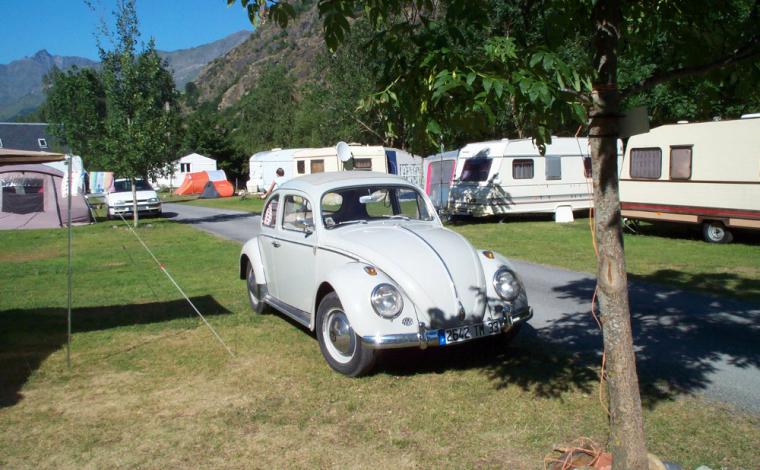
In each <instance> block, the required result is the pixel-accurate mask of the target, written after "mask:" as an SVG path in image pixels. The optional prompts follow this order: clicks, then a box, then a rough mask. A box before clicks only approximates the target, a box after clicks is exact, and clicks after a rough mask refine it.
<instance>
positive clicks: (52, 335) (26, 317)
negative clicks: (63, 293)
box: [0, 295, 230, 408]
mask: <svg viewBox="0 0 760 470" xmlns="http://www.w3.org/2000/svg"><path fill="white" fill-rule="evenodd" d="M191 300H192V301H193V303H194V304H195V305H196V306H197V307H198V309H199V310H200V311H201V312H204V315H223V314H228V313H230V311H229V310H227V309H226V308H224V307H223V306H222V305H220V304H219V303H218V302H217V301H216V300H215V299H214V298H213V297H212V296H210V295H205V296H200V297H193V298H191ZM195 315H196V314H195V312H193V310H192V308H191V307H190V305H189V304H188V303H187V301H186V300H184V299H180V300H173V301H168V302H152V303H145V304H132V305H111V306H105V307H78V308H74V309H72V311H71V316H72V333H79V332H86V331H99V330H107V329H111V328H118V327H123V326H132V325H143V324H149V323H160V322H166V321H170V320H175V319H180V318H191V317H195ZM65 344H66V309H65V308H55V307H53V308H40V309H30V310H21V309H18V310H5V311H0V408H3V407H8V406H13V405H15V404H16V403H18V402H19V401H20V400H21V399H22V398H23V395H21V393H20V390H21V388H22V387H23V386H24V384H25V383H26V381H27V380H28V379H29V377H30V376H31V375H32V374H33V373H34V371H36V370H37V369H38V368H39V366H40V364H42V362H43V361H44V360H45V359H46V358H47V357H48V356H50V355H51V354H53V353H54V352H55V351H57V350H58V349H60V348H62V347H64V346H65Z"/></svg>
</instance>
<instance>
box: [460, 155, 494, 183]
mask: <svg viewBox="0 0 760 470" xmlns="http://www.w3.org/2000/svg"><path fill="white" fill-rule="evenodd" d="M492 161H493V160H491V159H490V158H487V157H473V158H469V159H467V160H465V161H464V167H463V168H462V177H461V178H460V180H461V181H485V180H487V179H488V173H489V172H490V171H491V162H492Z"/></svg>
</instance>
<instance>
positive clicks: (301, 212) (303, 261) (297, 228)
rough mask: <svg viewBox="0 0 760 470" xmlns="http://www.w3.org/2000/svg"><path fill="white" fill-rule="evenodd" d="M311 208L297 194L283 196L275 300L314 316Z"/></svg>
mask: <svg viewBox="0 0 760 470" xmlns="http://www.w3.org/2000/svg"><path fill="white" fill-rule="evenodd" d="M312 207H313V206H312V205H311V202H310V201H309V199H308V198H307V197H306V196H305V195H303V194H300V193H294V192H293V193H288V194H285V195H284V196H283V203H282V223H281V225H280V226H279V227H278V230H277V240H278V242H279V246H274V245H273V246H274V254H275V258H274V259H275V262H276V266H275V271H274V272H275V279H276V281H275V282H276V283H277V285H278V289H279V290H278V298H279V299H280V300H281V301H282V302H285V303H286V304H288V305H290V306H292V307H295V308H297V309H299V310H301V311H303V312H307V313H314V312H313V310H314V305H313V302H314V295H315V289H316V279H315V275H316V258H317V257H316V250H315V245H316V233H314V219H313V211H312Z"/></svg>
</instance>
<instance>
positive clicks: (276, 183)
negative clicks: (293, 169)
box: [261, 168, 285, 199]
mask: <svg viewBox="0 0 760 470" xmlns="http://www.w3.org/2000/svg"><path fill="white" fill-rule="evenodd" d="M275 173H276V174H277V176H275V177H274V179H273V180H272V184H270V185H269V189H267V190H266V191H265V192H264V193H263V194H262V195H261V199H264V198H266V197H267V196H269V195H270V194H272V191H274V190H275V189H277V188H279V187H280V186H281V185H282V183H284V182H285V170H283V169H282V168H278V169H277V171H276V172H275Z"/></svg>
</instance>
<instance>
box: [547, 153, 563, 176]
mask: <svg viewBox="0 0 760 470" xmlns="http://www.w3.org/2000/svg"><path fill="white" fill-rule="evenodd" d="M546 179H547V180H561V179H562V159H560V157H546Z"/></svg>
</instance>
